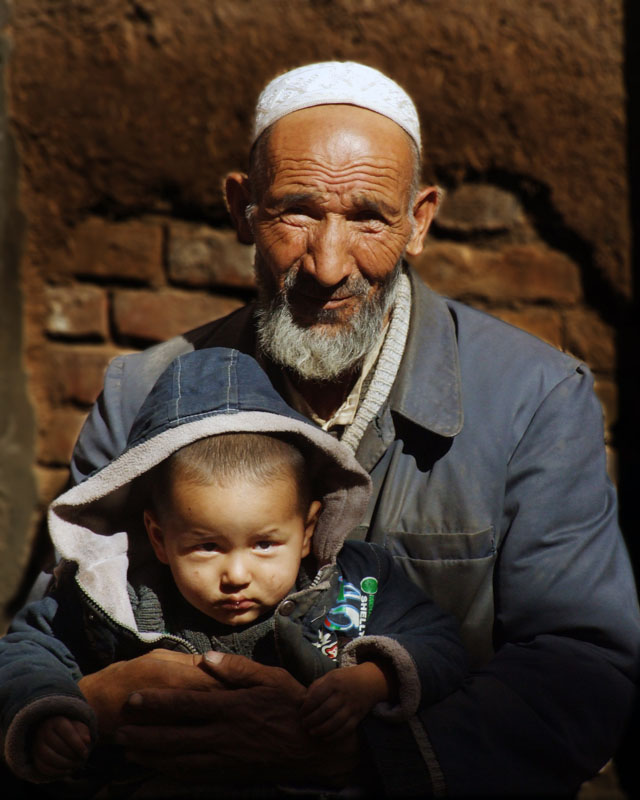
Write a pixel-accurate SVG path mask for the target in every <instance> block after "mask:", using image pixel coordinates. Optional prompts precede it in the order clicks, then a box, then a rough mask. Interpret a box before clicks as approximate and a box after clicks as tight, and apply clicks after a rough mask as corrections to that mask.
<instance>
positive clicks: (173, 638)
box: [76, 581, 199, 655]
mask: <svg viewBox="0 0 640 800" xmlns="http://www.w3.org/2000/svg"><path fill="white" fill-rule="evenodd" d="M76 586H77V587H78V589H80V591H81V593H82V594H83V596H84V598H85V600H86V602H87V605H88V606H89V607H90V608H92V609H93V611H94V612H96V613H98V614H101V615H102V616H103V617H104V618H105V619H108V620H109V622H111V623H112V624H113V625H115V626H116V627H117V628H120V629H121V630H124V631H128V632H129V633H132V634H133V635H134V636H135V637H136V639H138V641H139V642H142V644H155V643H156V642H160V641H162V640H163V639H168V640H169V641H171V642H178V643H179V644H182V645H184V646H185V647H186V648H187V650H188V651H189V652H190V653H192V654H194V655H199V654H198V651H197V650H196V648H195V647H194V646H193V645H192V644H191V642H188V641H187V640H186V639H183V638H182V637H181V636H175V635H174V634H172V633H163V634H159V636H158V638H157V639H143V638H142V637H141V636H140V632H139V631H136V630H134V629H133V628H129V627H128V626H127V625H123V624H122V622H120V621H119V620H117V619H115V617H112V616H111V614H109V612H108V611H106V610H105V609H104V608H103V607H102V606H101V605H100V603H98V602H97V601H96V600H94V599H93V597H91V595H90V594H88V593H87V592H86V591H85V589H83V588H82V586H81V585H80V584H79V583H78V582H77V581H76Z"/></svg>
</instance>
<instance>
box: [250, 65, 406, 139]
mask: <svg viewBox="0 0 640 800" xmlns="http://www.w3.org/2000/svg"><path fill="white" fill-rule="evenodd" d="M343 104H344V105H352V106H359V107H360V108H368V109H370V110H371V111H377V112H378V114H382V115H384V116H385V117H388V118H389V119H391V120H393V121H394V122H396V123H397V124H398V125H400V127H402V128H404V130H405V131H406V132H407V133H408V134H409V136H410V137H411V138H412V139H413V141H414V142H415V143H416V145H417V147H418V150H420V120H419V119H418V112H417V111H416V107H415V106H414V104H413V101H412V100H411V98H410V97H409V95H408V94H407V93H406V92H405V91H404V89H402V88H401V87H400V86H398V84H397V83H396V82H395V81H392V80H391V78H387V76H386V75H383V74H382V72H379V71H378V70H377V69H373V68H372V67H367V66H365V65H364V64H357V63H356V62H354V61H323V62H320V63H318V64H307V65H306V66H304V67H298V68H297V69H293V70H291V71H290V72H285V74H284V75H280V76H278V77H277V78H274V79H273V80H272V81H271V83H269V84H267V86H266V87H265V88H264V89H263V90H262V93H261V94H260V97H259V98H258V104H257V106H256V115H255V123H254V128H253V139H252V142H255V141H256V139H257V138H258V137H259V136H260V134H261V133H262V132H263V131H264V130H265V129H266V128H268V127H269V126H270V125H273V123H274V122H276V121H277V120H279V119H281V118H282V117H284V116H286V115H287V114H291V113H292V112H293V111H300V109H302V108H310V107H311V106H323V105H343Z"/></svg>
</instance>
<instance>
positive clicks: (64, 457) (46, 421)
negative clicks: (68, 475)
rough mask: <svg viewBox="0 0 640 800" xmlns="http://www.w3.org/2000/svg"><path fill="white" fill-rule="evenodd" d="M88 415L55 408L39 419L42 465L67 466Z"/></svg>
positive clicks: (38, 440)
mask: <svg viewBox="0 0 640 800" xmlns="http://www.w3.org/2000/svg"><path fill="white" fill-rule="evenodd" d="M86 416H87V414H86V412H84V411H79V410H78V409H75V408H55V409H53V410H52V411H49V412H47V413H43V410H42V409H41V413H40V415H39V417H38V436H37V447H36V452H37V457H38V461H39V463H40V464H42V465H55V464H61V465H67V464H68V463H69V460H70V459H71V453H72V452H73V446H74V444H75V442H76V439H77V438H78V434H79V433H80V428H81V427H82V425H83V423H84V420H85V418H86Z"/></svg>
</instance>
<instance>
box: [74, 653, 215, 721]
mask: <svg viewBox="0 0 640 800" xmlns="http://www.w3.org/2000/svg"><path fill="white" fill-rule="evenodd" d="M203 660H204V659H203V656H200V655H189V654H187V653H175V652H173V651H172V650H153V651H151V652H150V653H146V654H145V655H144V656H139V657H138V658H134V659H132V660H131V661H117V662H116V663H115V664H110V665H109V666H108V667H105V668H104V669H101V670H100V671H99V672H94V673H93V674H92V675H85V677H84V678H81V679H80V681H79V683H78V685H79V687H80V691H81V692H82V693H83V694H84V696H85V698H86V699H87V702H88V703H89V705H90V706H91V707H92V708H93V710H94V712H95V714H96V716H97V718H98V728H99V730H100V733H101V734H102V735H103V736H104V735H109V734H111V733H113V731H114V730H115V728H116V727H117V726H118V725H120V724H122V721H123V719H122V711H123V708H124V706H125V703H126V702H127V700H128V699H129V696H130V695H131V694H132V693H133V692H135V691H136V690H138V689H148V688H164V689H179V690H183V689H189V690H195V691H199V692H202V691H209V690H211V689H218V688H220V684H219V683H218V681H217V680H216V679H215V678H214V677H213V676H212V675H211V674H210V673H209V672H207V670H206V669H203V668H202V663H203Z"/></svg>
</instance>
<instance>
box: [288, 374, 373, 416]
mask: <svg viewBox="0 0 640 800" xmlns="http://www.w3.org/2000/svg"><path fill="white" fill-rule="evenodd" d="M358 375H359V369H355V370H352V371H350V372H349V373H347V374H346V375H344V376H341V377H339V378H336V380H334V381H308V380H304V379H302V378H300V377H299V376H297V375H295V374H294V373H291V372H287V377H288V378H289V380H290V381H291V383H292V384H293V386H294V387H295V389H296V390H297V391H298V392H300V394H301V395H302V397H303V398H304V400H305V401H306V402H307V403H308V404H309V406H310V407H311V409H312V410H313V411H314V413H315V414H316V415H317V416H318V417H320V419H323V420H324V419H331V417H332V416H333V415H334V414H335V413H336V411H337V410H338V409H339V408H340V406H341V405H342V404H343V403H344V401H345V399H346V398H347V396H348V395H349V392H350V391H351V389H353V386H354V384H355V382H356V381H357V379H358Z"/></svg>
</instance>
